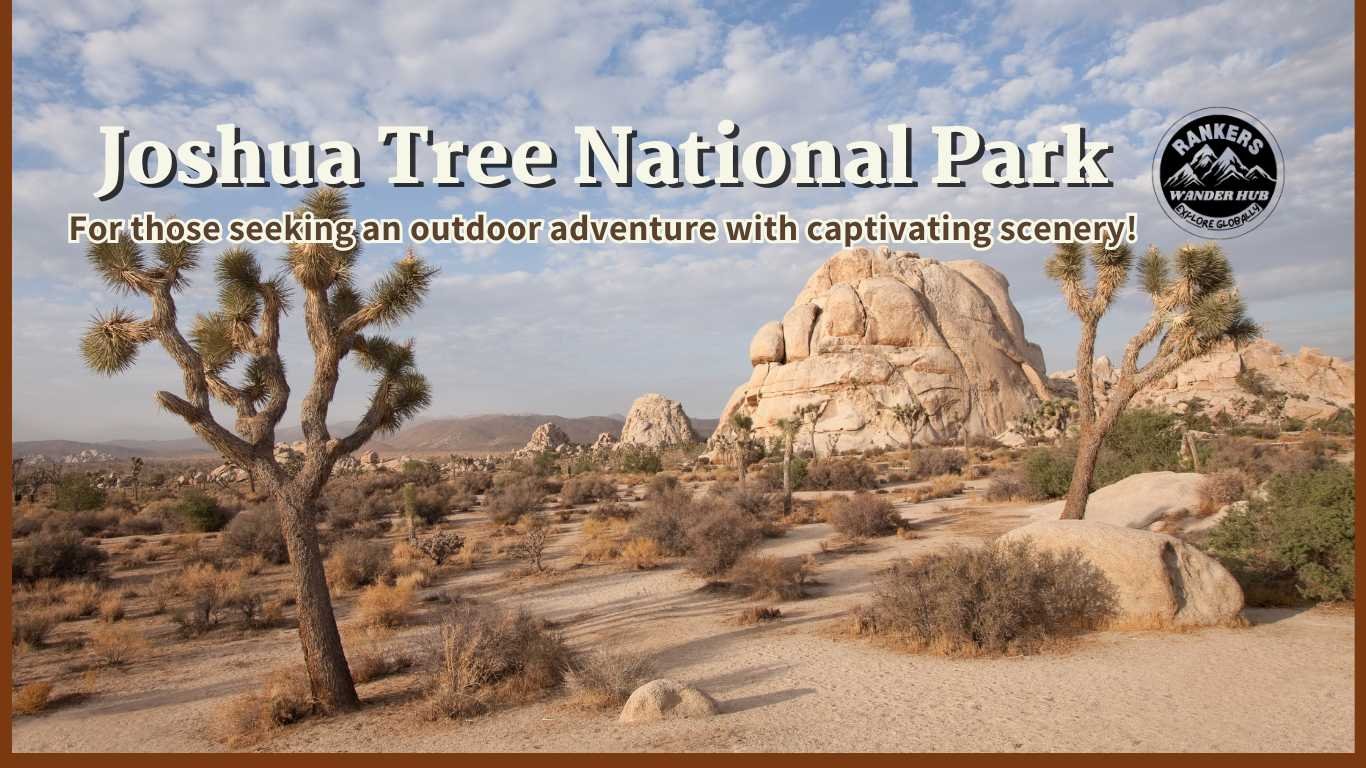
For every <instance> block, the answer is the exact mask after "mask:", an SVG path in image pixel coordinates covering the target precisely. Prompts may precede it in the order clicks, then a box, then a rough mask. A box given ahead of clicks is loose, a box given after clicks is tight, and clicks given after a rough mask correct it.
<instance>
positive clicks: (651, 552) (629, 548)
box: [621, 538, 662, 571]
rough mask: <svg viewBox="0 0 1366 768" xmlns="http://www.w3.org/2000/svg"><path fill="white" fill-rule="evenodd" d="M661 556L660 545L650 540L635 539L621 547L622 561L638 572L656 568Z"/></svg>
mask: <svg viewBox="0 0 1366 768" xmlns="http://www.w3.org/2000/svg"><path fill="white" fill-rule="evenodd" d="M661 556H662V553H661V552H660V551H659V545H658V544H656V543H654V541H652V540H650V539H645V538H634V539H631V540H630V541H628V542H626V543H625V544H624V545H622V547H621V559H622V560H625V561H626V563H627V564H628V565H630V566H631V567H632V568H634V569H636V570H637V571H648V570H651V569H652V568H655V567H656V566H658V565H659V558H660V557H661Z"/></svg>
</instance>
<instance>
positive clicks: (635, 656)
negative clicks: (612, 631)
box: [564, 649, 655, 709]
mask: <svg viewBox="0 0 1366 768" xmlns="http://www.w3.org/2000/svg"><path fill="white" fill-rule="evenodd" d="M654 674H655V666H654V663H653V662H652V661H651V660H650V657H649V656H647V655H645V654H642V653H630V652H622V651H605V650H601V649H597V650H594V651H591V652H589V653H587V654H584V655H582V656H580V657H579V658H577V659H575V660H574V663H573V664H571V665H570V666H569V668H568V669H567V670H565V676H564V682H565V687H566V688H568V689H569V693H570V697H571V698H570V700H571V701H572V702H573V703H574V704H575V705H577V706H580V707H583V708H584V709H616V708H618V707H620V706H621V705H623V704H625V703H626V700H627V699H628V698H630V696H631V694H632V693H633V692H635V690H636V689H637V688H639V687H640V686H642V685H644V684H645V683H648V682H649V681H650V680H653V679H654Z"/></svg>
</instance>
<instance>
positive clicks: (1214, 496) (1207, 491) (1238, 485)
mask: <svg viewBox="0 0 1366 768" xmlns="http://www.w3.org/2000/svg"><path fill="white" fill-rule="evenodd" d="M1247 492H1248V488H1247V478H1246V477H1244V476H1243V473H1242V472H1239V471H1238V470H1236V469H1226V470H1223V471H1220V472H1214V473H1212V474H1208V475H1205V477H1204V479H1202V480H1201V481H1200V512H1201V513H1202V514H1206V515H1208V514H1213V513H1214V512H1218V511H1219V510H1220V509H1221V508H1223V507H1224V506H1225V505H1227V504H1232V503H1233V502H1235V501H1240V500H1242V499H1245V498H1247Z"/></svg>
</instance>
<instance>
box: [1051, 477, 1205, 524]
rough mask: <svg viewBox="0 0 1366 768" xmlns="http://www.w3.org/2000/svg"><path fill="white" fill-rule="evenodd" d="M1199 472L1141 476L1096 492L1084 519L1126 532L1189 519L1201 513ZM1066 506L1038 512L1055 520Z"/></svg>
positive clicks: (1200, 478)
mask: <svg viewBox="0 0 1366 768" xmlns="http://www.w3.org/2000/svg"><path fill="white" fill-rule="evenodd" d="M1204 479H1205V476H1204V475H1202V474H1199V473H1198V472H1140V473H1139V474H1136V475H1129V476H1128V477H1126V478H1124V479H1123V480H1120V481H1118V482H1115V483H1111V484H1110V485H1107V486H1105V487H1104V488H1098V489H1096V491H1095V492H1093V493H1092V494H1091V496H1090V498H1089V499H1087V501H1086V519H1087V520H1089V521H1091V522H1094V523H1109V524H1110V525H1118V526H1122V527H1125V528H1154V527H1157V526H1163V525H1167V524H1169V523H1171V522H1173V521H1179V520H1183V519H1185V518H1189V517H1191V516H1193V515H1195V514H1196V513H1198V512H1199V510H1200V486H1201V484H1202V483H1203V482H1204ZM1064 504H1065V502H1062V501H1055V502H1052V503H1050V504H1045V505H1043V506H1041V507H1039V508H1038V514H1039V515H1040V516H1045V515H1046V516H1047V517H1052V518H1057V517H1060V516H1061V515H1062V508H1063V506H1064Z"/></svg>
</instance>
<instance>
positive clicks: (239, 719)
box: [222, 669, 318, 747]
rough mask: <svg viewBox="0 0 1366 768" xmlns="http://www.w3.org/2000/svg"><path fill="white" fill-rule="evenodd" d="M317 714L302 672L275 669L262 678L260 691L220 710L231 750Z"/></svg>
mask: <svg viewBox="0 0 1366 768" xmlns="http://www.w3.org/2000/svg"><path fill="white" fill-rule="evenodd" d="M317 711H318V703H317V701H315V700H314V698H313V694H312V692H311V690H310V689H309V687H308V678H307V677H306V676H305V675H304V673H303V671H302V670H298V669H277V670H275V671H273V672H271V673H270V674H269V675H267V676H266V677H265V679H264V680H263V681H262V683H261V688H260V689H259V690H257V691H252V692H250V693H246V694H243V695H242V696H240V697H238V698H236V699H234V700H232V701H230V702H229V703H228V704H227V705H226V706H225V707H224V708H223V709H222V727H223V738H224V740H225V741H226V742H227V743H228V745H229V746H232V747H245V746H250V745H252V744H256V743H259V742H261V741H263V740H264V739H266V738H267V737H268V736H270V734H271V733H273V732H274V731H276V730H278V729H280V728H282V727H284V726H286V725H289V724H291V723H297V722H299V721H300V720H303V719H304V718H306V717H309V716H310V715H313V714H314V713H316V712H317Z"/></svg>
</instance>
